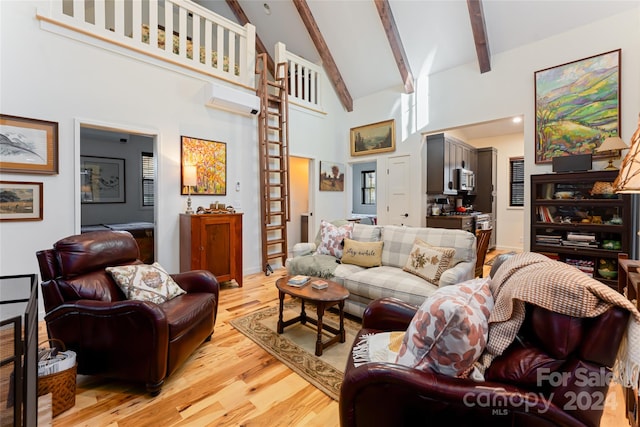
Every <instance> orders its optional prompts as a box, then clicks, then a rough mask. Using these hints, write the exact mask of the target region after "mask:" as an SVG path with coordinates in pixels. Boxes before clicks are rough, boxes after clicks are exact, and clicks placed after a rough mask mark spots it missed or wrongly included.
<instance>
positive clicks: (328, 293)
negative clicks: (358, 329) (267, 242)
mask: <svg viewBox="0 0 640 427" xmlns="http://www.w3.org/2000/svg"><path fill="white" fill-rule="evenodd" d="M290 277H291V276H284V277H281V278H280V279H278V280H277V281H276V287H277V288H278V296H279V297H280V310H279V312H278V333H279V334H281V333H283V332H284V328H285V327H287V326H290V325H293V324H294V323H296V322H300V323H302V324H303V325H304V324H305V323H307V322H309V323H312V324H314V325H316V326H317V327H318V339H317V340H316V356H321V355H322V350H324V349H325V348H327V347H328V346H330V345H331V344H333V343H336V342H338V341H340V342H345V340H346V334H345V331H344V300H346V299H347V298H348V297H349V291H348V290H346V289H345V288H344V287H342V286H341V285H339V284H337V283H336V282H333V281H331V280H328V279H320V278H318V277H311V278H310V279H309V281H308V282H307V283H306V284H305V285H304V286H301V287H297V286H290V285H289V284H288V281H289V278H290ZM314 280H324V281H325V282H327V285H328V287H327V288H326V289H314V288H313V287H312V286H311V282H313V281H314ZM285 294H287V295H291V296H292V297H296V298H300V301H301V309H300V316H298V317H295V318H293V319H289V320H287V321H284V320H283V319H282V311H283V309H284V296H285ZM305 302H309V303H312V304H315V306H316V313H317V319H313V318H311V317H308V316H307V313H306V312H305V309H304V304H305ZM334 305H338V310H339V312H340V327H339V328H338V329H336V328H334V327H332V326H330V325H325V324H323V323H322V316H324V311H325V309H327V308H329V307H332V306H334ZM323 329H324V330H325V331H327V332H330V333H332V334H334V336H333V337H331V338H330V339H329V340H328V341H326V342H322V330H323Z"/></svg>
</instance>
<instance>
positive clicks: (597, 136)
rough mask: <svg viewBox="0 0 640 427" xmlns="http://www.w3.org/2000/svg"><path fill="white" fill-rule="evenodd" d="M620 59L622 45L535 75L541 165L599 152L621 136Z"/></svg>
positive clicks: (537, 132)
mask: <svg viewBox="0 0 640 427" xmlns="http://www.w3.org/2000/svg"><path fill="white" fill-rule="evenodd" d="M620 57H621V50H620V49H617V50H613V51H611V52H606V53H602V54H599V55H594V56H591V57H588V58H584V59H580V60H577V61H573V62H569V63H566V64H563V65H558V66H555V67H550V68H546V69H544V70H540V71H536V72H535V73H534V80H535V111H536V133H535V135H536V141H535V142H536V163H551V161H552V159H553V158H554V157H558V156H570V155H574V154H589V153H593V152H594V150H595V149H596V148H598V142H599V141H601V140H602V139H603V137H605V136H609V135H612V134H613V135H619V134H620ZM576 105H580V107H581V108H579V109H576V108H575V106H576ZM594 111H596V113H593V112H594ZM595 157H606V156H600V155H598V156H594V158H595Z"/></svg>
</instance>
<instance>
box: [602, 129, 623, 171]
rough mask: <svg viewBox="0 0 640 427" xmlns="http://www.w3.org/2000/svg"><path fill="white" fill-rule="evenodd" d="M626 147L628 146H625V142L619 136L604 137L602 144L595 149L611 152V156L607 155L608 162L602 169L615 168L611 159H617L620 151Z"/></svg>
mask: <svg viewBox="0 0 640 427" xmlns="http://www.w3.org/2000/svg"><path fill="white" fill-rule="evenodd" d="M627 148H629V147H627V144H625V143H624V141H623V140H622V138H620V137H619V136H610V137H608V138H605V140H604V141H602V144H600V146H599V147H598V148H596V150H595V151H596V153H603V152H609V153H611V157H609V164H608V165H607V167H605V168H604V169H605V170H616V169H617V168H616V167H615V166H613V159H617V158H618V157H620V152H621V151H622V150H626V149H627Z"/></svg>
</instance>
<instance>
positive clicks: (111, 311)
mask: <svg viewBox="0 0 640 427" xmlns="http://www.w3.org/2000/svg"><path fill="white" fill-rule="evenodd" d="M36 256H37V258H38V263H39V265H40V273H41V275H42V280H43V281H42V284H41V286H42V295H43V299H44V306H45V310H46V316H45V320H46V323H47V331H48V334H49V337H50V338H57V339H60V340H62V341H63V342H64V343H65V345H66V347H67V348H69V349H71V350H73V351H75V352H76V353H77V359H78V373H79V374H85V375H101V376H105V377H109V378H115V379H120V380H126V381H132V382H142V383H144V384H145V385H146V388H147V391H148V392H150V393H151V394H152V395H154V396H155V395H157V394H158V393H160V390H161V387H162V384H163V383H164V380H165V378H166V377H167V376H169V375H171V374H172V373H173V372H174V371H175V370H176V369H177V368H178V367H179V366H180V365H181V364H182V363H183V362H184V361H185V360H186V359H187V358H188V357H189V356H190V355H191V353H193V351H194V350H195V349H196V348H197V347H199V346H200V345H201V344H202V343H203V342H204V341H208V340H209V339H211V335H212V334H213V329H214V324H215V320H216V314H217V311H218V292H219V286H218V282H217V280H216V278H215V276H214V275H213V274H211V273H210V272H208V271H205V270H197V271H189V272H184V273H180V274H172V275H171V277H173V279H174V280H175V281H176V282H177V283H178V285H179V286H180V287H181V288H182V289H184V290H185V291H186V292H187V293H186V294H183V295H180V296H178V297H176V298H173V299H171V300H169V301H167V302H165V303H163V304H154V303H152V302H148V301H135V300H127V299H126V298H125V296H124V294H123V293H122V291H121V290H120V288H119V287H118V286H117V285H116V283H115V282H114V281H113V279H112V278H111V275H110V274H109V273H107V272H106V271H105V267H110V266H120V265H128V264H136V263H141V261H140V260H139V259H138V257H139V250H138V245H137V243H136V241H135V239H134V238H133V236H132V235H131V234H130V233H128V232H126V231H96V232H90V233H85V234H81V235H77V236H71V237H67V238H64V239H62V240H59V241H58V242H56V243H55V244H54V245H53V249H47V250H42V251H39V252H37V254H36Z"/></svg>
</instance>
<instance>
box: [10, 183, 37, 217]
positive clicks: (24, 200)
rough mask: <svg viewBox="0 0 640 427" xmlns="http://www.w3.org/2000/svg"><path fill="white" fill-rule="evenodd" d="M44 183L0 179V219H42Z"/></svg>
mask: <svg viewBox="0 0 640 427" xmlns="http://www.w3.org/2000/svg"><path fill="white" fill-rule="evenodd" d="M42 211H43V209H42V183H41V182H12V181H0V221H42Z"/></svg>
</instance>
